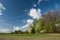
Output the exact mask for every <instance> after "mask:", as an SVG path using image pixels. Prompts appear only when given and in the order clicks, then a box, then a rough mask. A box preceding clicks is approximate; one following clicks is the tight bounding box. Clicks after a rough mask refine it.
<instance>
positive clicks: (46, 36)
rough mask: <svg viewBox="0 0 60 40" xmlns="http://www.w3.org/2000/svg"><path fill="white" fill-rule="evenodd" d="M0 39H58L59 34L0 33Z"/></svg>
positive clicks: (59, 39) (59, 38)
mask: <svg viewBox="0 0 60 40" xmlns="http://www.w3.org/2000/svg"><path fill="white" fill-rule="evenodd" d="M0 40H60V34H0Z"/></svg>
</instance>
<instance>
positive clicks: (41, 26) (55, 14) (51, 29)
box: [11, 11, 60, 34]
mask: <svg viewBox="0 0 60 40" xmlns="http://www.w3.org/2000/svg"><path fill="white" fill-rule="evenodd" d="M11 33H16V34H18V33H19V34H20V33H21V34H24V33H29V34H31V33H34V34H39V33H60V11H48V12H47V13H45V15H43V16H42V18H40V19H39V20H34V22H33V26H29V28H28V30H27V31H26V32H22V31H20V30H19V31H15V32H11Z"/></svg>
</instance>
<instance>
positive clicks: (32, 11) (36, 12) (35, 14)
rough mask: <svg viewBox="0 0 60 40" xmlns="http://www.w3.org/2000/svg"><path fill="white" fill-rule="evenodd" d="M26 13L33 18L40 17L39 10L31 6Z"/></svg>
mask: <svg viewBox="0 0 60 40" xmlns="http://www.w3.org/2000/svg"><path fill="white" fill-rule="evenodd" d="M28 15H29V16H31V17H33V19H39V18H41V10H40V9H34V8H32V9H30V12H29V14H28Z"/></svg>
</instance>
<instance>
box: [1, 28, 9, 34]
mask: <svg viewBox="0 0 60 40" xmlns="http://www.w3.org/2000/svg"><path fill="white" fill-rule="evenodd" d="M0 33H10V30H9V29H7V28H0Z"/></svg>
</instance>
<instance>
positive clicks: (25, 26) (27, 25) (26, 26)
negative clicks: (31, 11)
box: [22, 19, 34, 28]
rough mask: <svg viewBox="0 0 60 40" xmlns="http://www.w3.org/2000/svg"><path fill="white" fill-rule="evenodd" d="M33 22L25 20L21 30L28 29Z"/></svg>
mask: <svg viewBox="0 0 60 40" xmlns="http://www.w3.org/2000/svg"><path fill="white" fill-rule="evenodd" d="M33 21H34V20H33V19H27V20H26V24H25V25H24V26H22V28H28V27H29V26H30V25H32V23H33Z"/></svg>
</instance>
